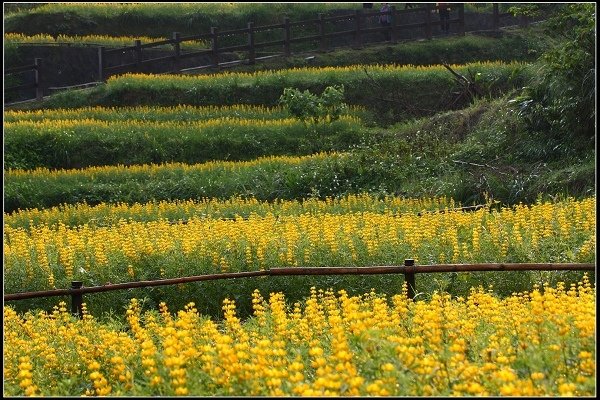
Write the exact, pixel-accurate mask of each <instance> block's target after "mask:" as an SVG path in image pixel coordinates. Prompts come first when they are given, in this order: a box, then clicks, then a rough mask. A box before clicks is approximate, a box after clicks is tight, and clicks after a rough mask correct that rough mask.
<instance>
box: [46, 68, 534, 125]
mask: <svg viewBox="0 0 600 400" xmlns="http://www.w3.org/2000/svg"><path fill="white" fill-rule="evenodd" d="M453 68H454V70H455V71H457V72H458V73H460V74H463V75H464V74H465V73H467V72H468V73H472V74H477V73H481V75H482V76H483V77H484V78H485V79H486V80H487V81H488V82H489V86H488V89H489V91H490V92H489V93H491V95H493V96H498V95H500V94H502V93H506V92H507V91H510V90H512V89H514V88H516V87H522V86H523V85H524V84H525V82H526V81H527V80H528V79H529V78H530V77H529V75H528V73H529V71H528V70H527V69H524V68H523V64H521V63H516V62H515V63H496V62H494V63H491V62H484V63H471V64H466V65H460V66H453ZM339 85H343V86H344V98H345V101H346V102H347V103H348V105H358V106H363V107H365V108H366V109H367V110H368V111H370V112H371V113H372V115H373V117H374V120H375V122H376V123H378V124H381V125H386V124H390V123H395V122H398V121H403V120H409V119H413V118H419V117H423V116H430V115H433V114H435V112H437V111H446V110H451V109H460V108H463V107H465V106H467V105H468V103H469V99H467V98H466V97H465V96H460V97H458V98H457V95H456V90H457V89H460V88H457V83H456V82H455V81H454V79H453V78H452V75H451V74H450V73H449V72H448V71H447V70H446V69H445V68H443V67H442V66H439V65H437V66H428V67H414V66H395V65H387V66H361V65H353V66H349V67H340V68H327V69H319V68H298V69H285V70H279V71H260V72H256V73H253V74H244V73H222V74H213V75H201V76H190V75H159V76H158V75H132V74H127V75H123V76H119V77H114V78H111V79H110V80H109V81H108V82H107V84H106V85H103V86H98V87H95V88H92V89H90V90H86V91H84V90H81V91H77V92H64V93H58V94H56V95H53V96H50V98H49V99H48V100H47V101H44V102H43V103H40V104H38V107H42V108H66V107H85V106H90V105H104V106H121V107H122V106H136V105H152V106H158V105H162V106H172V105H173V104H188V105H202V106H206V105H228V104H229V105H231V104H252V105H264V106H268V107H272V106H275V105H276V104H277V102H278V100H279V99H280V98H281V94H282V93H283V91H284V89H285V88H291V87H293V88H295V89H297V90H299V91H305V90H308V91H309V92H311V93H319V92H323V91H324V90H325V89H326V88H327V87H328V86H339ZM331 94H335V93H334V92H331Z"/></svg>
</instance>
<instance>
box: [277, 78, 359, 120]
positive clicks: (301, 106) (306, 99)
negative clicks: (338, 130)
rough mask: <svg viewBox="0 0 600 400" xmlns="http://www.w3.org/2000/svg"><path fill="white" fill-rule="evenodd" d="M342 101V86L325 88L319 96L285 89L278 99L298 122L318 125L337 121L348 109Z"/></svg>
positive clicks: (307, 91)
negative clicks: (309, 122)
mask: <svg viewBox="0 0 600 400" xmlns="http://www.w3.org/2000/svg"><path fill="white" fill-rule="evenodd" d="M343 100H344V85H340V86H327V87H326V88H325V90H324V91H323V93H322V94H321V96H317V95H315V94H312V93H311V92H310V91H309V90H305V91H304V92H301V91H300V90H298V89H294V88H285V89H284V90H283V94H282V95H281V97H280V98H279V104H280V105H282V106H284V107H286V108H287V109H288V110H289V112H290V114H291V115H293V116H294V117H296V118H298V119H299V120H301V121H303V122H306V121H311V122H312V123H314V124H318V123H319V122H332V121H337V120H338V119H339V118H340V116H341V115H342V114H343V113H345V112H346V111H347V109H348V106H347V104H346V103H344V102H343Z"/></svg>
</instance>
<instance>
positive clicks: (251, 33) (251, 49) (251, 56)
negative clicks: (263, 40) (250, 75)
mask: <svg viewBox="0 0 600 400" xmlns="http://www.w3.org/2000/svg"><path fill="white" fill-rule="evenodd" d="M248 47H249V49H248V63H249V64H255V63H256V51H255V49H254V22H248Z"/></svg>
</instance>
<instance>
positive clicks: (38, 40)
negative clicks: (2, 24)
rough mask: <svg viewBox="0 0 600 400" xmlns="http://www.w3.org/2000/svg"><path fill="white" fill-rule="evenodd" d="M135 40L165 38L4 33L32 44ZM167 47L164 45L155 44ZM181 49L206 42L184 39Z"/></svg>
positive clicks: (6, 37)
mask: <svg viewBox="0 0 600 400" xmlns="http://www.w3.org/2000/svg"><path fill="white" fill-rule="evenodd" d="M135 40H140V41H141V42H142V44H146V43H152V42H160V41H163V40H167V39H166V38H162V37H157V38H151V37H147V36H135V37H131V36H108V35H82V36H79V35H72V36H71V35H57V36H52V35H48V34H44V33H38V34H35V35H25V34H22V33H5V34H4V41H5V43H17V44H22V43H33V44H69V45H102V46H111V47H126V46H131V45H133V43H134V41H135ZM160 47H163V48H165V47H167V46H165V45H162V46H157V48H160ZM181 47H182V48H183V49H186V48H187V49H190V50H192V49H206V48H207V47H208V43H207V42H206V41H202V40H194V41H184V42H181Z"/></svg>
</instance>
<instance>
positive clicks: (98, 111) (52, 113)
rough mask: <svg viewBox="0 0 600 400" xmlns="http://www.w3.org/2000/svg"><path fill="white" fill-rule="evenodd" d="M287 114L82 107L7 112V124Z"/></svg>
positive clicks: (235, 108)
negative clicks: (66, 120) (70, 120)
mask: <svg viewBox="0 0 600 400" xmlns="http://www.w3.org/2000/svg"><path fill="white" fill-rule="evenodd" d="M286 114H287V113H286V112H285V111H284V109H283V107H265V106H259V105H248V104H235V105H229V106H228V105H222V106H203V107H198V106H192V105H187V104H180V105H177V106H172V107H158V106H137V107H101V106H93V107H81V108H58V109H41V110H7V111H6V112H5V114H4V122H16V121H42V120H44V121H46V120H65V119H73V120H81V119H95V120H102V121H114V120H144V121H162V120H203V119H214V118H219V117H221V116H231V117H238V118H255V119H281V118H282V117H283V116H284V115H286Z"/></svg>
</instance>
